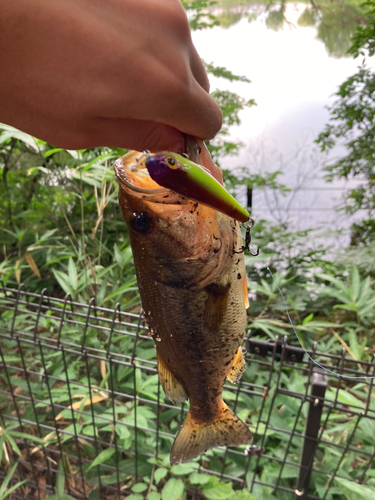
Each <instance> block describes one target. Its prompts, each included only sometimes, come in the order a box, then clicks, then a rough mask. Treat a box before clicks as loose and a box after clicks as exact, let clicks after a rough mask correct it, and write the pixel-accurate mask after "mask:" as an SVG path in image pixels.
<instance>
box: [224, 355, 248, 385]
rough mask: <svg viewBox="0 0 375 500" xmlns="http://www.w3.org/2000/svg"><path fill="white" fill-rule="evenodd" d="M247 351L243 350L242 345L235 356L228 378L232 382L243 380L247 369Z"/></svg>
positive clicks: (236, 382)
mask: <svg viewBox="0 0 375 500" xmlns="http://www.w3.org/2000/svg"><path fill="white" fill-rule="evenodd" d="M245 352H246V351H245ZM245 352H243V351H242V347H239V348H238V351H237V352H236V355H235V356H234V359H233V362H232V366H231V368H230V371H229V373H228V375H227V379H228V380H229V381H230V382H232V384H238V382H239V381H240V380H241V377H242V375H243V372H244V371H245V368H246V362H245V356H244V354H245Z"/></svg>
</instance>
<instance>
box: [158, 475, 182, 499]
mask: <svg viewBox="0 0 375 500" xmlns="http://www.w3.org/2000/svg"><path fill="white" fill-rule="evenodd" d="M183 491H184V482H183V481H182V479H175V478H171V479H169V480H168V481H167V482H166V483H165V485H164V487H163V489H162V492H161V498H162V500H177V499H178V498H179V497H180V496H181V495H182V493H183Z"/></svg>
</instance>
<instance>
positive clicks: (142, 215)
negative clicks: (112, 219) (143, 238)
mask: <svg viewBox="0 0 375 500" xmlns="http://www.w3.org/2000/svg"><path fill="white" fill-rule="evenodd" d="M129 225H130V227H131V228H132V229H133V230H134V231H136V232H137V233H140V234H146V233H148V232H149V231H150V229H151V228H152V219H151V217H150V215H149V214H148V213H146V212H134V213H133V214H132V216H131V217H130V220H129Z"/></svg>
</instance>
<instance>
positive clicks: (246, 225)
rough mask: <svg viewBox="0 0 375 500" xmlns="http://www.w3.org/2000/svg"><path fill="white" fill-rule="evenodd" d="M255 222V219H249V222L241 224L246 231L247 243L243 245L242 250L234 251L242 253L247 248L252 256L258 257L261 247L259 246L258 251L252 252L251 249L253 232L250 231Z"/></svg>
mask: <svg viewBox="0 0 375 500" xmlns="http://www.w3.org/2000/svg"><path fill="white" fill-rule="evenodd" d="M254 224H255V223H254V220H253V219H249V221H248V222H243V223H241V226H242V227H243V228H244V229H245V231H246V233H245V244H244V245H243V246H242V247H241V250H239V251H237V252H236V250H235V251H234V253H242V252H245V251H246V250H247V251H248V252H249V254H250V255H251V256H252V257H256V256H257V255H259V248H257V251H256V253H252V252H251V250H250V247H251V232H250V230H251V228H252V227H254Z"/></svg>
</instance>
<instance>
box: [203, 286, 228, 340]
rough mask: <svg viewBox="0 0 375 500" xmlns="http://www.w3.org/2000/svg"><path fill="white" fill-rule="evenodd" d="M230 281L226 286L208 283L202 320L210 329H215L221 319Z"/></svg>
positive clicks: (226, 301) (225, 308) (217, 327)
mask: <svg viewBox="0 0 375 500" xmlns="http://www.w3.org/2000/svg"><path fill="white" fill-rule="evenodd" d="M229 288H230V283H228V284H227V285H226V286H219V285H208V286H207V287H206V290H207V292H208V297H207V300H206V304H205V310H204V320H205V323H206V324H207V326H208V327H209V328H210V330H211V331H217V330H219V328H220V325H221V323H222V321H223V317H224V314H225V312H226V310H227V306H228V295H229Z"/></svg>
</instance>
